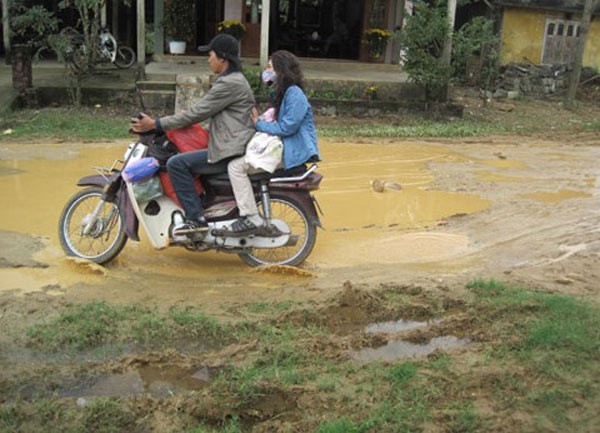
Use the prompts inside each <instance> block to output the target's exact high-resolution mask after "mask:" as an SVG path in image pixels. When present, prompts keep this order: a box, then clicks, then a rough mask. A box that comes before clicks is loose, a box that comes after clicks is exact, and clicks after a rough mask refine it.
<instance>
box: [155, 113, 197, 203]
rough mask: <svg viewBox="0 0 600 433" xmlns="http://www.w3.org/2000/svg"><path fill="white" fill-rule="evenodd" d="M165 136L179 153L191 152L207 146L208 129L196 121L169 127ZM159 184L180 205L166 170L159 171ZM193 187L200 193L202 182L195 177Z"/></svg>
mask: <svg viewBox="0 0 600 433" xmlns="http://www.w3.org/2000/svg"><path fill="white" fill-rule="evenodd" d="M167 138H168V139H169V140H170V141H171V142H172V143H173V144H174V145H175V147H177V150H179V152H181V153H185V152H191V151H193V150H202V149H206V148H208V131H207V130H206V129H204V128H203V127H202V126H200V125H198V124H197V123H195V124H193V125H190V126H186V127H184V128H179V129H171V130H169V131H167ZM159 176H160V184H161V186H162V189H163V192H164V193H165V195H167V196H168V197H170V198H171V199H172V200H173V201H174V202H175V203H177V205H178V206H180V207H181V203H180V202H179V199H178V198H177V195H176V194H175V190H174V189H173V185H172V184H171V179H170V178H169V174H168V173H167V172H166V171H161V172H160V173H159ZM194 187H195V188H196V192H197V193H198V195H200V194H202V191H204V188H203V187H202V182H200V179H199V178H198V177H196V178H195V179H194Z"/></svg>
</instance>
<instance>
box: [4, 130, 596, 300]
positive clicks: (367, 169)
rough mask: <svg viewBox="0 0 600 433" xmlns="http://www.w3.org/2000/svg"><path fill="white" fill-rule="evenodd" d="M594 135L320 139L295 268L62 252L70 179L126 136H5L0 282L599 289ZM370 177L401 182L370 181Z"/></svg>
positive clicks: (117, 150)
mask: <svg viewBox="0 0 600 433" xmlns="http://www.w3.org/2000/svg"><path fill="white" fill-rule="evenodd" d="M599 144H600V140H599V139H598V137H597V136H596V135H594V134H587V135H581V134H580V135H579V136H577V137H568V138H567V137H565V138H559V139H556V140H553V139H547V138H527V137H525V138H524V137H517V136H515V137H512V136H502V137H486V138H485V139H478V138H469V139H463V140H458V139H457V140H432V139H430V140H427V141H419V140H402V141H399V140H392V139H379V140H370V139H369V140H367V139H361V140H358V141H357V140H354V141H343V142H341V141H339V142H333V141H325V140H323V141H322V144H321V148H322V153H323V159H324V162H323V163H322V164H321V167H320V169H319V171H320V172H322V173H323V174H324V176H325V180H324V182H323V185H322V189H321V190H319V191H317V192H316V194H315V195H316V197H317V199H318V200H319V203H320V204H321V207H322V208H323V210H324V216H323V218H322V221H323V225H324V230H321V231H319V234H318V241H317V245H316V247H315V249H314V251H313V253H312V255H311V256H310V257H309V259H308V261H307V262H306V264H305V266H304V269H303V270H301V271H294V272H290V271H289V270H285V269H273V268H272V269H259V270H258V271H257V272H254V273H253V272H251V270H250V269H249V268H247V267H246V266H245V265H243V264H242V263H241V262H240V261H239V260H238V258H237V257H236V256H228V255H225V254H214V253H210V252H209V253H203V254H193V253H189V252H187V251H184V250H181V249H169V250H165V251H154V250H152V249H151V248H150V247H149V245H148V242H147V241H145V240H144V239H142V242H141V243H135V242H131V241H130V242H129V243H128V245H127V246H126V247H125V250H124V251H123V253H122V254H121V255H120V256H119V257H118V258H117V259H116V260H115V261H114V262H113V263H111V264H108V265H107V266H106V267H104V268H102V269H96V268H95V267H93V266H87V265H86V264H83V263H78V262H77V261H73V260H69V259H66V258H65V257H64V255H63V253H62V251H61V249H60V247H59V244H58V239H57V235H56V225H57V220H58V215H59V213H60V211H61V208H62V206H63V204H64V203H65V202H66V200H67V198H68V197H69V196H70V195H71V194H73V193H74V192H75V191H76V190H77V187H76V186H75V181H76V179H78V178H79V177H80V176H83V175H86V174H89V173H91V172H93V170H92V169H91V167H92V166H108V165H110V164H111V162H112V161H113V160H114V159H116V158H119V157H120V156H121V153H122V151H123V147H124V145H123V143H93V144H89V143H86V144H81V145H77V144H72V143H52V144H44V143H38V144H31V143H28V144H23V145H19V144H10V143H9V144H3V146H2V148H1V149H0V156H1V158H2V160H1V162H0V169H1V170H2V175H3V180H4V181H3V182H2V185H1V186H0V195H1V196H2V198H3V199H4V201H5V202H7V203H10V206H6V207H4V210H3V212H2V214H1V216H0V229H1V230H2V232H1V233H0V243H1V245H2V249H1V253H0V263H1V264H2V266H3V268H2V269H0V277H1V281H2V283H1V284H0V290H4V291H6V290H17V291H19V292H20V293H26V292H28V291H32V290H41V289H42V288H43V287H47V286H48V285H53V286H55V287H60V288H61V290H63V291H64V292H66V293H67V294H68V296H75V297H76V298H77V299H97V298H104V297H105V296H107V295H108V296H110V297H111V298H113V299H114V297H115V295H117V294H118V298H119V300H121V301H123V302H126V301H139V300H145V301H149V302H158V303H163V302H166V303H168V304H173V303H175V302H179V301H182V302H191V303H195V302H199V301H200V300H201V301H202V303H203V304H209V305H217V304H219V303H221V302H229V301H231V300H233V299H237V300H240V301H243V300H244V299H255V300H256V299H268V300H275V301H277V300H278V299H282V298H290V297H291V298H293V299H306V297H307V296H308V297H313V296H315V295H319V294H322V293H327V290H328V289H327V288H328V287H331V286H335V285H339V284H340V279H342V280H351V281H355V282H364V283H368V284H374V283H375V284H378V283H381V282H386V281H396V280H401V281H406V282H423V281H434V282H435V281H438V280H441V281H443V282H444V284H449V283H452V282H455V281H464V280H466V279H468V278H471V277H472V276H473V275H482V274H484V275H488V276H492V277H502V278H504V279H506V278H509V279H511V280H515V281H519V282H529V283H531V284H534V285H537V284H539V285H544V286H545V287H547V288H549V289H553V290H560V291H566V292H568V293H580V294H584V295H587V296H592V297H594V298H596V299H598V293H597V291H596V290H595V289H594V287H593V284H592V282H593V281H594V279H595V278H596V277H598V274H597V273H598V271H597V270H596V269H600V266H598V264H599V263H598V262H599V261H600V258H599V255H598V250H599V244H600V235H599V233H598V230H597V227H598V220H599V217H598V212H597V202H598V191H599V189H600V186H599V185H600V180H599V179H598V174H599V170H598V166H597V164H596V161H597V160H598V156H599V155H600V145H599ZM375 180H376V181H377V182H379V183H381V184H383V185H385V184H386V183H387V184H393V185H401V189H399V190H398V189H384V190H383V192H376V191H374V190H373V189H372V184H373V181H375ZM139 275H144V278H143V279H139V278H138V276H139ZM306 276H309V277H311V278H308V279H307V278H303V277H306ZM75 286H76V287H77V289H76V290H70V289H69V288H73V287H75ZM163 287H168V290H162V288H163Z"/></svg>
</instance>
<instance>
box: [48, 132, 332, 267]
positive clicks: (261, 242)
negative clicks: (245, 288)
mask: <svg viewBox="0 0 600 433" xmlns="http://www.w3.org/2000/svg"><path fill="white" fill-rule="evenodd" d="M153 145H156V143H155V136H154V134H142V135H141V136H140V139H139V140H138V141H136V142H133V143H130V144H128V146H127V148H126V150H125V154H124V158H123V159H122V160H116V161H115V162H114V163H113V164H112V165H111V166H110V167H109V168H103V169H100V168H96V171H97V172H98V174H96V175H92V176H87V177H84V178H82V179H80V180H79V181H78V182H77V185H78V186H81V187H86V188H85V189H83V190H81V191H79V192H78V193H76V194H75V195H74V196H73V197H72V198H71V199H70V200H69V201H68V202H67V204H66V205H65V207H64V209H63V211H62V214H61V216H60V222H59V228H58V231H59V238H60V243H61V245H62V248H63V250H64V251H65V253H66V254H67V255H69V256H74V257H80V258H84V259H88V260H91V261H94V262H96V263H100V264H102V263H107V262H109V261H110V260H112V259H114V258H115V257H116V256H117V255H118V254H119V253H120V252H121V250H122V249H123V247H124V246H125V244H126V242H127V240H128V239H131V240H134V241H139V240H140V238H139V235H138V229H139V226H141V227H142V230H144V231H145V232H146V234H147V237H148V239H149V240H150V242H151V243H152V246H153V247H154V248H156V249H163V248H167V247H171V246H182V247H184V248H186V249H188V250H190V251H195V252H202V251H208V250H216V251H222V252H226V253H233V254H238V255H239V257H240V258H241V259H242V260H243V261H244V262H245V263H247V264H248V265H250V266H258V265H292V266H297V265H299V264H301V263H302V262H303V261H304V260H305V259H306V258H307V257H308V256H309V254H310V253H311V251H312V249H313V247H314V245H315V242H316V238H317V227H318V226H320V225H321V223H320V220H319V216H318V214H317V208H318V204H317V202H316V199H315V198H314V197H313V195H312V194H311V192H312V191H315V190H317V189H318V188H319V184H320V182H321V179H322V176H321V175H320V174H318V173H317V172H316V169H317V165H316V164H312V165H311V166H310V167H306V166H301V167H298V168H295V169H293V170H291V171H279V172H275V173H274V174H270V173H264V174H258V175H253V176H251V180H252V185H253V188H254V191H255V195H256V198H257V203H258V206H259V211H260V213H261V215H262V216H263V217H264V218H265V220H266V222H267V224H269V225H270V226H271V227H272V228H273V230H272V231H271V233H270V234H269V235H261V236H257V235H250V236H247V237H227V236H226V235H225V234H226V233H227V231H226V230H222V229H223V228H224V227H226V226H228V225H230V224H231V223H232V222H233V221H235V219H237V218H238V217H239V212H238V209H237V206H236V202H235V198H234V196H233V191H232V189H231V185H230V183H229V179H228V176H227V174H226V173H224V174H218V175H210V176H201V177H200V180H201V183H202V187H203V189H204V191H203V192H202V202H203V205H204V207H205V217H206V219H207V221H208V224H209V230H208V232H207V233H206V235H205V236H204V237H203V238H200V239H195V238H194V237H187V236H174V235H173V233H172V231H173V228H174V227H175V226H177V225H178V224H180V223H181V222H182V221H183V219H184V213H183V210H182V209H181V207H180V206H179V205H178V203H177V202H176V199H175V198H174V197H173V195H172V194H171V196H169V195H168V194H166V193H165V192H164V191H163V189H164V188H163V186H161V182H160V178H159V176H160V172H157V173H156V174H154V175H152V176H151V177H150V178H148V179H144V181H143V182H130V181H127V180H126V177H124V172H123V170H124V169H125V168H126V167H127V166H128V165H129V164H134V163H135V161H139V160H140V159H141V158H144V157H145V156H146V155H147V154H148V150H149V148H150V147H151V146H153Z"/></svg>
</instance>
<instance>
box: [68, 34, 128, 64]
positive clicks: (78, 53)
mask: <svg viewBox="0 0 600 433" xmlns="http://www.w3.org/2000/svg"><path fill="white" fill-rule="evenodd" d="M62 34H63V35H65V36H67V37H68V38H69V40H70V47H69V50H68V53H67V54H68V59H69V61H70V62H71V63H72V64H73V65H74V66H75V67H76V68H82V67H83V65H85V63H84V61H83V58H84V56H85V55H86V49H87V48H86V45H85V44H84V37H83V35H82V34H81V33H79V32H78V31H77V30H75V29H73V28H71V27H67V28H65V29H63V31H62ZM97 48H98V62H99V63H105V62H110V63H112V64H114V65H115V66H116V67H117V68H120V69H127V68H130V67H131V66H133V64H134V63H135V59H136V55H135V51H133V49H132V48H131V47H128V46H126V45H122V44H119V43H117V40H116V39H115V37H114V36H113V35H112V33H110V31H109V30H108V29H107V28H105V27H101V28H100V30H99V33H98V47H97Z"/></svg>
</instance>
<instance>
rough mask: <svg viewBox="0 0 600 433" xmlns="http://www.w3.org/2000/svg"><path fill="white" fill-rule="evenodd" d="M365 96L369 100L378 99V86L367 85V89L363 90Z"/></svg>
mask: <svg viewBox="0 0 600 433" xmlns="http://www.w3.org/2000/svg"><path fill="white" fill-rule="evenodd" d="M363 97H364V98H365V99H366V100H368V101H372V100H374V99H377V87H375V86H369V87H366V88H365V90H364V91H363Z"/></svg>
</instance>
